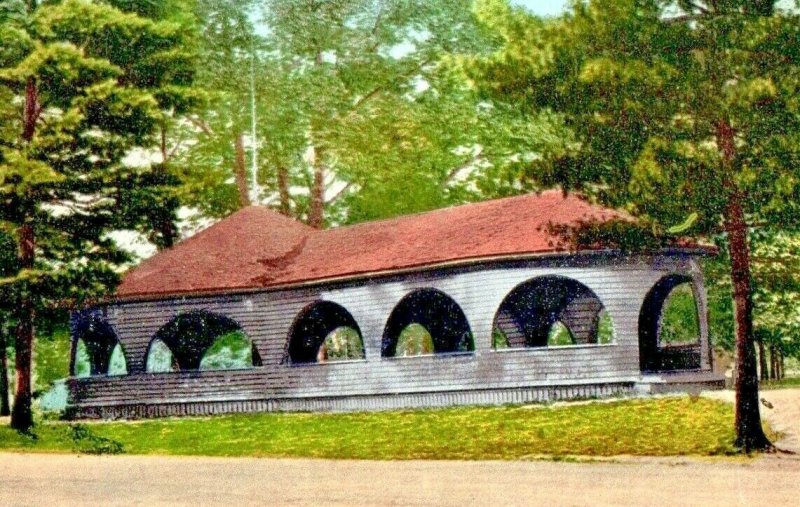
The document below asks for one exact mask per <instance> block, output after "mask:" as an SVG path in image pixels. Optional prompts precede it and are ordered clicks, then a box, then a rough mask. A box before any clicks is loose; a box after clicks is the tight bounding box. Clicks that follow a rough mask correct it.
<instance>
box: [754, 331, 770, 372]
mask: <svg viewBox="0 0 800 507" xmlns="http://www.w3.org/2000/svg"><path fill="white" fill-rule="evenodd" d="M756 341H757V342H758V364H759V366H760V367H761V380H767V379H769V368H767V351H766V347H764V340H763V338H760V339H758V340H756Z"/></svg>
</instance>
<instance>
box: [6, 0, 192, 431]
mask: <svg viewBox="0 0 800 507" xmlns="http://www.w3.org/2000/svg"><path fill="white" fill-rule="evenodd" d="M127 3H128V4H135V3H136V2H127ZM140 3H141V4H145V3H148V2H140ZM2 5H3V9H2V10H1V11H0V12H1V13H2V14H0V16H2V17H0V34H2V35H1V36H0V37H2V39H3V40H2V44H0V96H4V97H9V98H10V101H9V102H8V103H6V104H4V106H2V107H3V109H2V113H3V116H4V121H3V124H2V127H0V199H2V201H3V206H2V208H0V221H1V222H0V223H1V224H2V227H3V229H4V230H5V231H6V232H7V233H9V234H12V235H13V237H14V238H15V241H16V243H17V248H18V267H19V272H18V273H17V274H16V275H15V276H12V277H7V278H5V279H3V285H4V286H5V288H6V289H7V290H10V291H11V292H12V293H13V297H14V299H15V303H16V304H15V320H16V321H17V328H16V345H15V346H16V354H15V356H16V358H15V360H16V371H17V382H16V395H15V399H14V407H13V410H12V417H11V425H12V426H13V427H14V428H17V429H19V430H23V431H24V430H28V429H29V428H30V427H31V426H32V424H33V418H32V413H31V357H32V351H33V343H34V336H35V335H34V316H35V312H36V310H37V308H41V307H44V306H49V305H54V304H57V303H58V304H63V303H64V302H65V301H71V302H74V303H78V304H79V303H80V302H81V301H85V300H86V299H90V298H95V297H99V296H102V295H103V294H105V293H106V292H107V291H108V290H109V288H110V287H113V285H114V284H115V283H116V282H117V279H118V275H117V272H116V270H115V267H116V266H117V265H118V264H119V263H121V262H123V261H124V260H125V255H124V253H123V252H121V251H120V250H119V249H118V248H117V247H116V245H115V244H114V242H113V241H112V240H111V239H110V238H109V237H108V235H107V233H108V232H109V231H111V230H112V229H114V228H117V227H119V226H120V225H121V224H122V222H123V221H124V219H125V218H127V219H129V220H134V219H135V220H137V221H138V220H139V218H138V217H137V216H134V215H132V214H131V213H130V212H129V210H130V208H131V205H132V204H131V203H133V202H135V201H136V200H137V198H138V194H140V193H141V191H142V189H143V188H148V187H150V186H152V185H158V184H159V181H158V177H157V175H154V171H155V170H156V169H157V168H154V167H152V166H145V167H139V168H131V167H128V166H126V165H125V164H123V163H122V160H123V158H124V157H125V156H126V155H128V154H129V153H130V151H131V149H132V148H134V147H150V146H152V145H154V144H155V139H154V137H153V133H154V132H155V129H156V127H157V125H158V123H159V121H160V120H161V118H162V113H163V111H165V110H170V109H175V108H178V107H181V106H180V104H181V102H182V101H183V100H184V97H185V93H184V91H185V90H184V88H185V87H186V86H187V85H188V84H189V83H190V82H191V79H192V73H193V70H192V58H191V55H190V54H187V53H186V52H185V51H184V50H183V49H182V48H183V43H184V41H185V40H186V37H187V36H188V33H187V30H186V27H185V26H184V25H181V24H180V23H169V22H155V21H153V20H149V19H144V18H142V17H140V16H138V15H136V14H135V13H125V12H123V11H120V10H119V9H117V8H115V7H113V6H110V5H108V4H107V3H103V2H98V1H90V0H64V1H62V2H58V1H56V2H42V3H41V4H40V3H39V2H38V1H36V0H27V1H25V2H18V1H7V2H3V4H2ZM126 226H130V227H132V228H136V227H139V226H140V224H137V223H129V224H126Z"/></svg>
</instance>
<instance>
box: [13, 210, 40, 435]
mask: <svg viewBox="0 0 800 507" xmlns="http://www.w3.org/2000/svg"><path fill="white" fill-rule="evenodd" d="M35 247H36V236H35V233H34V230H33V225H31V224H28V223H26V224H23V225H22V227H20V230H19V252H20V253H19V260H20V268H21V269H23V270H26V269H32V268H33V265H34V251H35ZM17 311H18V316H17V318H18V321H17V340H16V343H15V349H14V350H15V358H14V359H15V361H14V364H15V366H16V369H17V392H16V395H15V396H14V408H13V409H12V410H11V427H12V428H14V429H16V430H18V431H28V430H30V428H31V427H32V426H33V413H32V411H31V401H32V395H33V393H32V388H31V384H32V382H31V359H32V356H33V319H34V310H33V296H32V294H31V293H30V288H29V287H25V288H24V289H23V291H22V295H21V297H20V303H19V307H18V309H17Z"/></svg>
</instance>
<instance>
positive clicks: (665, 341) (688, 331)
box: [658, 283, 700, 345]
mask: <svg viewBox="0 0 800 507" xmlns="http://www.w3.org/2000/svg"><path fill="white" fill-rule="evenodd" d="M658 339H659V343H660V344H661V345H682V344H690V343H699V341H700V319H699V317H698V315H697V302H696V301H695V298H694V292H693V291H692V286H691V284H688V283H684V284H681V285H678V286H677V287H675V288H674V289H673V290H672V292H670V293H669V296H667V299H666V300H665V301H664V306H663V307H662V308H661V319H660V320H659V335H658Z"/></svg>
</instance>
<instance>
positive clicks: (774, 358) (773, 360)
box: [769, 345, 778, 380]
mask: <svg viewBox="0 0 800 507" xmlns="http://www.w3.org/2000/svg"><path fill="white" fill-rule="evenodd" d="M769 362H770V367H771V368H770V372H769V378H770V379H771V380H777V378H778V376H777V375H778V353H777V350H775V345H770V346H769Z"/></svg>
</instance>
